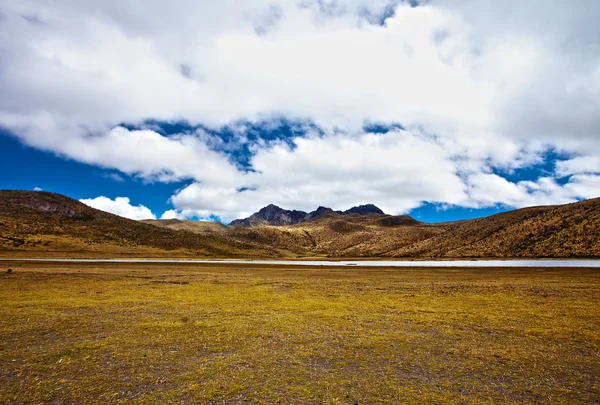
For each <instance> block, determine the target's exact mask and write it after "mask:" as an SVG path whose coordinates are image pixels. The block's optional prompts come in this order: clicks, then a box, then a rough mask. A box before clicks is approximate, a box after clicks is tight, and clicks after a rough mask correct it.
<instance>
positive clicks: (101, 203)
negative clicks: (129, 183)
mask: <svg viewBox="0 0 600 405" xmlns="http://www.w3.org/2000/svg"><path fill="white" fill-rule="evenodd" d="M79 201H81V202H82V203H84V204H85V205H89V206H90V207H92V208H96V209H98V210H101V211H106V212H110V213H112V214H115V215H119V216H121V217H124V218H129V219H136V220H141V219H156V216H155V215H154V214H153V213H152V211H150V209H149V208H147V207H144V206H143V205H137V206H133V205H131V202H130V200H129V198H127V197H117V198H115V199H114V200H111V199H110V198H108V197H103V196H101V197H96V198H90V199H84V200H79Z"/></svg>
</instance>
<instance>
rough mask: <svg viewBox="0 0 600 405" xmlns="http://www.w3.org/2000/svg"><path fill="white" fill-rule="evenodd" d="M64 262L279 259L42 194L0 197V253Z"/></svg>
mask: <svg viewBox="0 0 600 405" xmlns="http://www.w3.org/2000/svg"><path fill="white" fill-rule="evenodd" d="M2 252H4V253H11V254H27V253H36V252H44V253H45V254H50V255H54V254H56V255H63V256H64V255H68V256H73V255H77V256H107V255H109V256H110V255H136V256H172V255H179V256H195V257H236V256H243V257H255V256H256V257H264V256H280V255H282V253H281V252H278V251H276V250H274V249H271V248H270V247H265V246H259V245H257V244H256V243H252V242H250V241H241V240H236V239H235V238H231V237H226V236H225V235H221V234H219V233H216V232H215V233H211V234H210V235H206V234H197V233H193V232H190V231H189V230H174V229H169V228H164V227H159V226H155V225H151V224H147V223H142V222H139V221H134V220H130V219H126V218H122V217H119V216H117V215H113V214H109V213H107V212H103V211H100V210H97V209H94V208H91V207H88V206H87V205H85V204H83V203H81V202H79V201H76V200H73V199H71V198H68V197H65V196H62V195H59V194H53V193H46V192H29V191H6V190H1V191H0V253H2Z"/></svg>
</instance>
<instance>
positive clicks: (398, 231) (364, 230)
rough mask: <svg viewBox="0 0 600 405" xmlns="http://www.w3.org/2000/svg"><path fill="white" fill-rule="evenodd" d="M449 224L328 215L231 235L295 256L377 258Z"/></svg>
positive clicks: (247, 229)
mask: <svg viewBox="0 0 600 405" xmlns="http://www.w3.org/2000/svg"><path fill="white" fill-rule="evenodd" d="M447 229H448V225H435V224H425V223H422V222H418V221H416V220H415V219H413V218H411V217H409V216H391V215H385V214H369V215H366V216H365V215H360V214H346V215H344V216H342V215H339V214H337V213H329V214H325V215H323V216H321V217H319V218H317V219H314V220H309V221H307V222H303V223H299V224H295V225H291V226H259V227H245V228H237V229H234V230H232V231H231V234H232V235H234V236H236V237H237V238H240V239H244V240H248V241H255V242H258V243H262V244H266V245H269V246H272V247H276V248H279V249H284V250H289V251H291V252H294V253H296V254H299V255H301V254H304V255H306V254H308V255H314V256H331V257H375V256H383V255H386V254H388V253H390V252H395V251H397V250H398V249H400V248H403V247H405V246H408V245H411V244H413V243H415V242H419V241H424V240H427V239H429V238H432V237H434V236H436V235H438V234H440V233H442V232H445V231H446V230H447Z"/></svg>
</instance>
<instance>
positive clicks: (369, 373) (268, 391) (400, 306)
mask: <svg viewBox="0 0 600 405" xmlns="http://www.w3.org/2000/svg"><path fill="white" fill-rule="evenodd" d="M1 266H2V268H0V272H1V275H0V297H1V298H0V362H1V364H2V368H1V369H0V380H1V384H0V403H2V404H22V403H23V404H40V403H45V404H46V403H47V404H71V403H73V404H82V403H86V404H158V403H172V404H188V403H214V404H219V403H226V404H244V403H260V404H263V403H264V404H271V403H285V404H287V403H303V404H321V403H326V404H356V403H358V404H375V403H378V404H379V403H389V404H397V403H408V404H411V403H415V404H430V403H439V404H442V403H443V404H454V403H456V404H509V403H510V404H512V403H515V404H524V403H525V404H526V403H549V404H566V403H569V404H577V403H580V404H590V403H600V379H599V376H600V305H598V304H599V299H600V270H598V269H544V270H541V269H385V268H383V269H361V268H356V267H353V268H348V267H346V268H318V267H314V268H309V267H278V266H260V267H258V266H256V265H251V264H246V265H230V264H219V265H184V264H165V265H151V264H93V263H87V264H74V263H72V264H60V263H45V264H43V263H24V262H22V263H19V262H13V263H8V262H4V263H2V264H1ZM9 267H10V268H11V269H12V272H11V273H8V272H7V269H8V268H9Z"/></svg>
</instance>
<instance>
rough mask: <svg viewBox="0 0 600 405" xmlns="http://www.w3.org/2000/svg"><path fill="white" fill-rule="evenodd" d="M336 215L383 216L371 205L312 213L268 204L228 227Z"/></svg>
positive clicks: (294, 221)
mask: <svg viewBox="0 0 600 405" xmlns="http://www.w3.org/2000/svg"><path fill="white" fill-rule="evenodd" d="M332 214H337V215H340V216H346V215H352V214H359V215H369V214H379V215H384V213H383V211H382V210H380V209H379V208H377V207H376V206H374V205H373V204H367V205H359V206H358V207H352V208H350V209H349V210H346V211H343V212H342V211H333V210H332V209H331V208H327V207H319V208H317V209H316V210H315V211H312V212H304V211H296V210H291V211H290V210H285V209H283V208H280V207H278V206H277V205H274V204H269V205H267V206H266V207H264V208H262V209H261V210H260V211H258V212H256V213H254V214H252V215H251V216H250V217H248V218H245V219H236V220H235V221H233V222H231V224H229V226H230V227H231V228H243V227H246V228H247V227H253V226H268V225H272V226H281V225H294V224H299V223H302V222H306V221H311V220H314V219H317V218H320V217H321V216H323V215H332Z"/></svg>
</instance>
